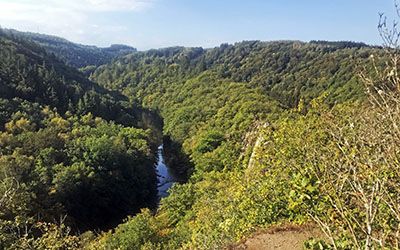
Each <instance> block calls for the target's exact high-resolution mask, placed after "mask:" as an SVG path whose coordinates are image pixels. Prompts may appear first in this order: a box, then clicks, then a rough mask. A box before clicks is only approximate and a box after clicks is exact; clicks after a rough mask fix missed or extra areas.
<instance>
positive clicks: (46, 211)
mask: <svg viewBox="0 0 400 250" xmlns="http://www.w3.org/2000/svg"><path fill="white" fill-rule="evenodd" d="M141 112H142V110H141V109H140V107H139V106H136V105H133V104H132V103H128V102H127V99H126V98H125V97H123V96H122V95H120V94H118V93H113V92H111V91H108V90H106V89H104V88H102V87H100V86H99V85H97V84H95V83H93V82H91V81H89V80H88V79H86V78H85V77H84V75H83V74H82V73H80V72H79V71H77V70H76V69H74V68H72V67H70V66H66V65H65V64H64V63H63V62H61V61H60V60H59V59H58V58H56V57H55V56H54V55H53V54H50V53H49V52H47V51H46V50H45V49H44V48H42V47H40V46H39V45H38V44H35V43H33V42H31V41H30V40H26V39H24V38H21V37H18V38H16V37H14V36H10V35H8V34H7V33H0V128H1V132H0V197H1V198H0V248H2V249H4V248H6V249H7V248H17V249H32V248H33V249H43V248H48V247H49V246H50V245H51V244H53V243H54V244H56V243H57V244H59V245H57V244H56V245H55V246H54V247H55V248H57V249H58V248H63V247H62V244H64V243H63V242H62V241H61V240H60V241H58V240H57V239H58V238H57V237H61V238H62V237H63V236H64V235H65V236H66V235H67V234H68V233H69V232H70V230H73V232H74V234H77V232H83V231H85V230H88V229H91V230H93V229H95V230H98V229H104V228H110V227H112V226H115V225H116V224H117V223H118V222H120V221H122V219H123V218H124V217H125V216H126V215H127V214H133V213H135V212H137V211H139V209H140V208H143V207H152V206H154V202H155V200H156V199H157V197H156V185H157V183H156V174H155V171H154V167H153V163H154V160H155V155H154V152H152V147H154V145H153V143H154V138H152V134H151V133H150V132H149V131H145V130H142V129H139V128H134V127H128V126H133V125H138V124H141V123H142V122H141V121H140V119H139V118H140V117H141V116H140V113H141ZM40 235H42V236H43V238H40V237H38V236H40ZM46 237H47V238H46ZM52 237H56V239H55V241H54V242H53V243H48V242H47V243H46V240H50V239H52ZM69 239H71V242H69V241H68V240H69ZM73 239H74V237H72V236H71V238H66V239H65V244H72V245H73V244H75V243H74V240H73Z"/></svg>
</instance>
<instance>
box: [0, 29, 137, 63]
mask: <svg viewBox="0 0 400 250" xmlns="http://www.w3.org/2000/svg"><path fill="white" fill-rule="evenodd" d="M3 33H6V34H7V35H8V36H13V37H14V38H16V37H20V38H21V39H24V40H28V41H32V42H35V43H38V44H39V45H40V46H42V47H43V48H44V49H46V50H47V51H48V52H49V53H53V54H55V55H56V56H57V57H58V58H59V59H61V60H62V61H64V62H65V63H66V64H68V65H70V66H73V67H76V68H87V67H89V68H94V67H96V66H100V65H102V64H106V63H109V62H111V61H112V60H113V59H114V58H116V57H118V56H121V55H126V54H130V53H132V52H135V51H136V49H135V48H132V47H130V46H127V45H122V44H113V45H111V46H110V47H108V48H99V47H96V46H88V45H82V44H77V43H73V42H70V41H68V40H66V39H64V38H60V37H56V36H49V35H43V34H39V33H32V32H20V31H17V30H12V29H3Z"/></svg>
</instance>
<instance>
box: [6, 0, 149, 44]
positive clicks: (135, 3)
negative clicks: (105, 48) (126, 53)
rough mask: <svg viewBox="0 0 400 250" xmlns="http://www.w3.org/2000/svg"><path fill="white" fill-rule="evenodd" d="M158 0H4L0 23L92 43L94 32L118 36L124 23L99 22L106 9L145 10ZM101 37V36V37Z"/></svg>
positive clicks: (96, 34)
mask: <svg viewBox="0 0 400 250" xmlns="http://www.w3.org/2000/svg"><path fill="white" fill-rule="evenodd" d="M153 3H154V0H112V1H111V0H0V25H1V26H4V27H7V28H16V29H21V30H28V31H34V32H41V33H49V34H54V35H59V36H63V37H66V38H67V39H71V40H73V41H77V42H82V43H88V42H89V43H90V41H96V38H95V37H94V36H98V39H100V36H104V33H103V31H104V32H107V35H108V37H112V36H118V32H121V31H122V30H125V27H123V26H120V25H118V26H112V25H101V24H98V23H97V22H96V20H97V17H98V16H99V15H102V14H103V13H115V14H118V12H141V11H145V10H146V9H148V8H151V7H152V6H153ZM98 39H97V40H98Z"/></svg>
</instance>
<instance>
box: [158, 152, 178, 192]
mask: <svg viewBox="0 0 400 250" xmlns="http://www.w3.org/2000/svg"><path fill="white" fill-rule="evenodd" d="M156 171H157V181H158V185H157V192H158V197H159V198H163V197H166V196H168V190H169V189H170V188H171V186H172V184H174V183H175V182H177V181H178V180H177V178H176V177H174V175H173V174H172V173H171V171H170V169H169V168H168V166H167V165H166V164H165V160H164V145H163V144H161V145H160V146H159V147H158V149H157V163H156Z"/></svg>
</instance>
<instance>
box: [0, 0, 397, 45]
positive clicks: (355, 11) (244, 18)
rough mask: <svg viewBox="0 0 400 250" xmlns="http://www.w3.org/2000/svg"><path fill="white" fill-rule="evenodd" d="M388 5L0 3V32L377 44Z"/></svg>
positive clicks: (135, 0) (86, 38)
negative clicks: (11, 29)
mask: <svg viewBox="0 0 400 250" xmlns="http://www.w3.org/2000/svg"><path fill="white" fill-rule="evenodd" d="M380 12H383V13H385V14H387V15H388V16H389V19H391V17H393V16H394V13H395V12H394V2H393V0H0V26H1V27H3V28H14V29H17V30H21V31H31V32H39V33H45V34H50V35H56V36H61V37H64V38H66V39H68V40H71V41H73V42H78V43H82V44H90V45H97V46H103V47H105V46H109V45H110V44H127V45H131V46H133V47H136V48H138V49H139V50H147V49H151V48H161V47H169V46H191V47H192V46H202V47H206V48H209V47H215V46H219V45H220V44H221V43H235V42H240V41H243V40H264V41H270V40H301V41H310V40H335V41H336V40H346V41H359V42H366V43H368V44H376V45H380V44H381V40H380V38H379V34H378V31H377V24H378V17H379V16H378V13H380Z"/></svg>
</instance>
